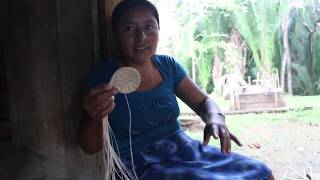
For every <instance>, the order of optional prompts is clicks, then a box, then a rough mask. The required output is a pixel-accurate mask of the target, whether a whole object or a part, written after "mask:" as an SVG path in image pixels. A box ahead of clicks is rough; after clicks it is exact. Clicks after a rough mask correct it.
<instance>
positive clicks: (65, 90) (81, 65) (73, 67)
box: [56, 0, 100, 173]
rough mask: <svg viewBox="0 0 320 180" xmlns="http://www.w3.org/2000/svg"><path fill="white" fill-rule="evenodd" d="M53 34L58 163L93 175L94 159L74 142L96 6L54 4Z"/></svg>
mask: <svg viewBox="0 0 320 180" xmlns="http://www.w3.org/2000/svg"><path fill="white" fill-rule="evenodd" d="M56 2H57V22H58V26H57V27H58V28H57V34H58V37H57V38H58V42H59V44H58V52H59V58H58V60H57V63H58V64H59V77H58V78H59V88H60V92H61V97H60V100H61V107H62V108H63V117H62V119H63V120H62V121H61V123H62V125H61V126H63V129H62V131H63V132H62V133H61V134H62V135H63V139H64V140H65V141H64V144H62V145H63V146H64V153H65V154H64V155H65V156H66V157H68V158H64V159H59V160H60V161H63V162H64V163H66V164H68V165H70V166H72V167H75V168H77V169H82V170H89V171H95V172H96V173H97V171H98V168H97V166H96V162H95V159H94V157H92V156H88V155H85V154H84V153H83V152H82V150H81V149H80V147H79V145H78V141H77V138H76V134H77V129H78V123H79V121H80V120H81V119H82V118H83V117H82V107H81V106H82V101H81V99H82V90H83V83H84V80H85V77H86V75H87V73H88V72H89V70H90V69H91V68H92V67H93V65H94V64H95V62H96V60H97V59H100V57H97V56H100V55H99V54H97V52H96V51H97V44H96V43H97V41H96V34H95V33H97V31H96V28H97V27H96V26H97V24H96V22H97V21H98V20H97V19H95V18H97V14H93V13H96V12H97V11H98V10H97V4H96V2H94V1H87V0H69V1H65V0H58V1H56Z"/></svg>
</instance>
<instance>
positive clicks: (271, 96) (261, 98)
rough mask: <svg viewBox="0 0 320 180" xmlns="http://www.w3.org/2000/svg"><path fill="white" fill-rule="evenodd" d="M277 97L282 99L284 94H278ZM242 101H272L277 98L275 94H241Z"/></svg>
mask: <svg viewBox="0 0 320 180" xmlns="http://www.w3.org/2000/svg"><path fill="white" fill-rule="evenodd" d="M277 99H278V100H279V101H282V96H280V95H278V96H277ZM239 100H240V103H259V102H272V101H274V100H275V94H274V93H270V94H252V95H239Z"/></svg>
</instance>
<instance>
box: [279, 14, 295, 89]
mask: <svg viewBox="0 0 320 180" xmlns="http://www.w3.org/2000/svg"><path fill="white" fill-rule="evenodd" d="M290 22H291V17H290V13H288V14H287V15H286V17H285V18H284V20H283V23H282V31H283V57H282V63H281V88H282V91H284V90H285V70H286V69H287V87H288V93H289V94H290V95H292V94H293V93H292V72H291V57H290V46H289V27H290Z"/></svg>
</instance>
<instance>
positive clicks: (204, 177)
mask: <svg viewBox="0 0 320 180" xmlns="http://www.w3.org/2000/svg"><path fill="white" fill-rule="evenodd" d="M133 160H134V168H135V171H136V174H137V175H138V177H139V180H215V179H217V180H229V179H230V180H242V179H244V180H251V179H252V180H265V179H268V177H270V176H271V174H272V173H271V170H270V169H269V168H268V167H267V166H266V165H265V164H264V163H262V162H260V161H258V160H254V159H251V158H248V157H245V156H242V155H239V154H237V153H230V154H228V155H225V154H222V153H221V152H220V149H218V148H216V147H212V146H202V145H201V143H200V142H199V141H197V140H194V139H191V138H190V137H188V136H187V135H186V134H185V133H184V132H183V131H182V132H179V133H177V134H175V135H173V136H170V137H168V138H165V139H163V140H161V141H158V142H155V143H153V144H152V145H150V146H149V147H147V148H146V149H144V150H142V151H140V152H139V153H136V154H134V156H133ZM123 161H124V163H125V165H126V166H127V167H128V168H129V170H131V171H132V169H133V168H132V163H131V158H130V157H128V158H126V159H124V160H123Z"/></svg>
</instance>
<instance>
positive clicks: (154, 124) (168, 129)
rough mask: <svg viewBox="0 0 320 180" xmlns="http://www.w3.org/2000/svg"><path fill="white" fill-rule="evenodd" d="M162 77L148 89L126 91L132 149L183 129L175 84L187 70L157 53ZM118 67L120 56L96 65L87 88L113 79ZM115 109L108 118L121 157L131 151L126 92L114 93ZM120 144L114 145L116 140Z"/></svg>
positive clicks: (154, 61) (156, 62) (154, 57)
mask: <svg viewBox="0 0 320 180" xmlns="http://www.w3.org/2000/svg"><path fill="white" fill-rule="evenodd" d="M152 61H153V63H154V65H155V66H156V67H157V68H158V70H159V72H160V74H161V76H162V78H163V80H162V81H161V83H160V84H159V85H158V86H156V87H154V88H153V89H151V90H148V91H135V92H133V93H130V94H127V98H128V102H129V104H130V109H131V119H132V131H131V138H132V149H133V152H137V151H140V150H142V149H143V148H144V147H146V146H148V145H149V144H151V143H152V142H155V141H158V140H161V139H163V138H165V137H167V136H170V135H172V134H175V133H177V132H179V131H181V130H182V129H181V126H180V123H179V121H178V116H179V114H180V110H179V107H178V103H177V100H176V88H177V86H178V85H179V83H180V82H181V80H182V79H183V78H184V77H185V75H186V72H185V71H184V69H183V68H182V67H181V65H180V64H179V63H177V61H175V60H174V59H173V58H172V57H169V56H164V55H155V56H153V58H152ZM118 68H119V66H118V63H117V57H115V58H112V59H110V60H109V61H106V62H104V63H101V64H99V65H97V66H96V67H95V68H94V69H93V71H92V72H91V73H90V74H89V76H88V79H87V81H86V86H85V90H86V92H87V91H88V90H90V88H92V87H94V86H97V85H99V84H103V83H107V82H109V81H110V79H111V76H112V75H113V73H114V72H115V71H116V70H117V69H118ZM115 104H116V107H115V109H114V110H113V111H112V112H111V113H110V114H109V122H110V125H111V128H112V130H113V133H114V138H113V142H114V144H113V146H114V147H115V148H117V149H118V150H117V151H118V152H120V155H121V157H126V156H128V155H129V153H128V152H129V150H130V149H129V148H130V146H129V120H130V118H129V109H128V106H127V103H126V99H125V96H124V94H121V93H119V94H117V95H116V96H115ZM115 142H116V144H117V146H115V145H116V144H115Z"/></svg>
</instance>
